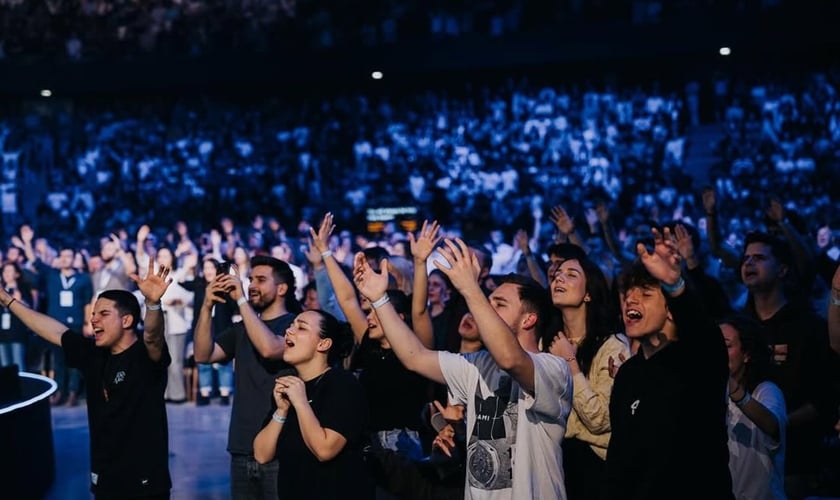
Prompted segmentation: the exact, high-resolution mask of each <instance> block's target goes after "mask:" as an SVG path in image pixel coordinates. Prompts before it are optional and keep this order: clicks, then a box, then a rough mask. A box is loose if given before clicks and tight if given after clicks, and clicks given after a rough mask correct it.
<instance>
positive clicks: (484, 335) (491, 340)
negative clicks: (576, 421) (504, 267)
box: [435, 239, 535, 393]
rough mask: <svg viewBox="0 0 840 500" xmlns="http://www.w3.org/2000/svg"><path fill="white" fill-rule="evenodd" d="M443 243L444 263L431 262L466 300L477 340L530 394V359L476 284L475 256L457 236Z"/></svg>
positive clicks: (531, 379)
mask: <svg viewBox="0 0 840 500" xmlns="http://www.w3.org/2000/svg"><path fill="white" fill-rule="evenodd" d="M443 243H444V247H443V248H441V249H440V254H441V256H442V257H443V259H444V260H445V262H440V263H439V262H438V261H435V265H437V266H438V268H440V270H441V271H443V272H444V274H446V275H447V276H448V277H449V279H450V281H452V285H453V286H454V287H455V288H456V289H457V290H458V291H459V292H461V295H463V297H464V299H465V300H466V302H467V307H468V308H469V310H470V312H471V313H472V315H473V318H475V323H476V326H477V327H478V334H479V337H480V338H481V342H482V343H483V344H484V347H485V348H486V349H487V351H488V352H489V353H490V355H491V356H493V360H494V361H495V362H496V364H497V365H499V367H500V368H501V369H503V370H505V371H506V372H508V373H510V375H511V376H512V377H513V378H514V379H516V381H517V382H518V383H519V385H520V386H522V387H523V388H524V389H525V390H527V391H528V392H531V393H533V391H534V384H535V382H534V361H533V360H532V359H531V356H530V355H529V354H528V353H527V352H526V351H525V349H523V348H522V345H521V344H520V343H519V340H518V339H517V338H516V336H515V335H514V332H513V331H512V330H511V327H510V326H508V324H507V323H505V322H504V320H502V318H501V317H500V316H499V314H498V313H497V312H496V310H495V309H494V308H493V306H492V305H491V304H490V302H489V301H488V300H487V297H485V296H484V292H482V290H481V287H479V285H478V273H479V271H480V269H481V268H480V265H479V263H478V259H477V258H476V256H475V254H474V253H472V252H471V251H470V249H469V247H468V246H467V244H466V243H464V242H463V241H462V240H461V239H456V240H455V241H452V240H449V239H447V240H444V242H443Z"/></svg>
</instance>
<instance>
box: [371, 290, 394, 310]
mask: <svg viewBox="0 0 840 500" xmlns="http://www.w3.org/2000/svg"><path fill="white" fill-rule="evenodd" d="M388 302H391V298H390V297H388V294H387V293H386V294H385V295H383V296H382V297H380V298H379V299H378V300H374V301H373V302H371V303H370V307H372V308H374V309H379V308H380V307H382V306H384V305H385V304H387V303H388Z"/></svg>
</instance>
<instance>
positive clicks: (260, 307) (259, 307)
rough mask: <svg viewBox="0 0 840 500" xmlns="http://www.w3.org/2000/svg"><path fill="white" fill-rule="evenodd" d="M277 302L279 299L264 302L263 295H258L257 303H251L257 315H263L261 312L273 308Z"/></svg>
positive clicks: (252, 301) (253, 301)
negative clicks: (272, 305)
mask: <svg viewBox="0 0 840 500" xmlns="http://www.w3.org/2000/svg"><path fill="white" fill-rule="evenodd" d="M275 300H277V299H276V298H272V299H270V300H264V298H263V296H262V295H257V296H256V301H255V300H251V301H250V302H251V307H252V308H253V309H254V311H255V312H257V313H261V312H263V311H265V310H266V309H268V308H269V306H271V304H273V303H274V301H275Z"/></svg>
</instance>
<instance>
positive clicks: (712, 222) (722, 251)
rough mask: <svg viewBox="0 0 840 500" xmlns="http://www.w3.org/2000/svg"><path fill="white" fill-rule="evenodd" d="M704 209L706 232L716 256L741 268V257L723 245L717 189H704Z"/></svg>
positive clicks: (724, 262) (732, 265)
mask: <svg viewBox="0 0 840 500" xmlns="http://www.w3.org/2000/svg"><path fill="white" fill-rule="evenodd" d="M703 210H704V211H705V214H706V234H707V235H708V237H709V247H710V248H711V249H712V253H713V254H714V256H715V257H717V258H719V259H720V260H721V261H722V262H723V264H724V265H725V266H726V267H728V268H730V269H736V270H737V269H740V268H741V259H740V258H739V257H738V256H737V255H735V253H733V252H731V251H728V250H727V249H726V248H725V247H724V246H723V239H722V237H721V235H720V226H719V224H718V216H717V198H716V195H715V190H714V189H712V188H706V189H704V190H703Z"/></svg>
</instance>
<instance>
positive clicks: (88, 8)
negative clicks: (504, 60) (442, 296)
mask: <svg viewBox="0 0 840 500" xmlns="http://www.w3.org/2000/svg"><path fill="white" fill-rule="evenodd" d="M801 3H803V2H786V1H784V0H776V1H774V2H755V3H749V2H728V1H710V2H703V4H702V5H695V3H694V2H661V1H658V0H636V1H634V2H623V1H611V2H597V3H590V2H547V1H532V2H524V1H522V0H515V1H507V2H481V1H463V2H458V3H455V4H453V3H451V2H432V3H429V2H418V1H410V0H392V1H388V2H376V3H374V4H371V3H369V2H341V3H334V2H313V1H297V0H237V1H221V0H189V1H184V0H156V1H149V2H138V1H128V0H126V1H122V0H81V1H70V0H50V1H46V2H38V1H32V0H3V1H2V2H0V60H3V59H8V60H12V61H33V60H34V61H36V62H44V61H90V60H103V59H106V60H108V59H111V60H113V59H119V60H124V59H131V58H136V57H138V56H143V55H158V56H171V55H173V54H179V55H180V56H181V57H195V56H205V55H213V54H225V53H233V52H235V51H245V52H248V53H251V54H254V53H256V54H266V53H269V52H270V51H275V50H288V49H290V48H295V49H297V50H300V49H305V50H306V49H330V48H335V47H347V46H356V47H358V46H363V47H370V46H379V45H389V44H393V43H396V42H405V41H416V40H421V41H431V40H435V39H441V38H455V37H463V36H472V35H476V34H479V35H485V36H493V37H499V36H504V35H509V34H517V33H522V32H530V31H535V30H541V29H551V28H556V27H558V26H570V25H573V24H574V23H576V22H588V23H593V22H609V21H623V22H633V23H642V24H650V23H658V22H663V21H666V20H668V19H673V18H679V17H686V16H691V15H706V16H713V15H727V16H733V15H742V16H746V15H752V16H755V15H761V14H764V13H767V12H768V11H769V12H774V11H778V10H779V7H780V6H791V5H796V7H797V8H798V7H799V5H798V4H801Z"/></svg>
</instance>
